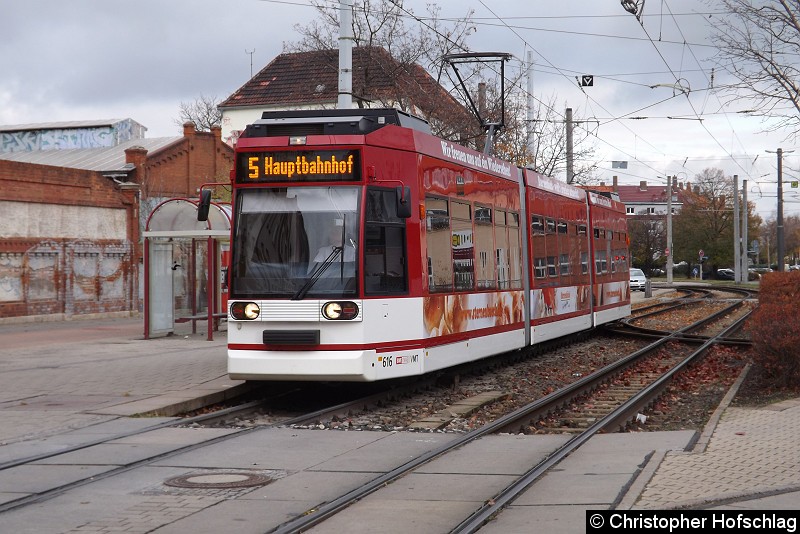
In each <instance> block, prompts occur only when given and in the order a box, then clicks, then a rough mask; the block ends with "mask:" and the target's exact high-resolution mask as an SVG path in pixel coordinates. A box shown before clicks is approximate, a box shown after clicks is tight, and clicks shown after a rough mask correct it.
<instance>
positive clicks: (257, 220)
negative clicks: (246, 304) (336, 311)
mask: <svg viewBox="0 0 800 534" xmlns="http://www.w3.org/2000/svg"><path fill="white" fill-rule="evenodd" d="M358 201H359V188H358V187H347V186H338V187H280V188H263V189H262V188H247V189H245V188H243V189H239V190H238V192H237V198H236V208H235V226H234V235H233V240H232V244H231V248H232V249H233V261H232V265H231V293H232V296H234V297H236V298H243V297H247V298H288V299H291V298H294V299H300V298H326V299H327V298H339V297H351V298H352V297H354V296H355V295H356V290H357V284H356V280H357V278H356V275H357V267H356V259H357V257H358V254H357V252H358V251H357V243H358V220H359V216H358V205H359V202H358Z"/></svg>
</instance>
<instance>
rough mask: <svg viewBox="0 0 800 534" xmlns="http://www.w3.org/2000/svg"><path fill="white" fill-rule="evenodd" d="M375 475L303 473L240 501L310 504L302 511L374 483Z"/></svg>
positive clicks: (292, 475) (276, 481) (275, 482)
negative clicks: (370, 482) (371, 481)
mask: <svg viewBox="0 0 800 534" xmlns="http://www.w3.org/2000/svg"><path fill="white" fill-rule="evenodd" d="M376 476H377V475H376V474H375V473H335V472H326V471H299V472H296V473H286V476H284V477H283V478H280V479H278V480H275V481H274V482H272V483H270V484H267V485H266V486H261V487H258V488H256V489H254V490H253V491H251V492H249V493H247V494H245V495H242V496H241V497H239V500H253V501H259V502H261V503H263V502H267V501H280V502H291V501H296V502H302V503H306V504H304V506H306V508H304V509H303V510H302V511H303V512H304V511H306V510H308V509H309V508H313V507H315V506H317V505H319V504H320V503H323V502H327V501H331V500H333V499H336V498H337V497H340V496H341V495H342V494H344V493H347V492H348V491H352V490H354V489H355V488H357V487H360V486H361V485H363V484H366V483H367V482H369V481H370V480H373V479H375V477H376Z"/></svg>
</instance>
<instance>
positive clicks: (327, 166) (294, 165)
mask: <svg viewBox="0 0 800 534" xmlns="http://www.w3.org/2000/svg"><path fill="white" fill-rule="evenodd" d="M358 156H359V153H358V151H357V150H300V151H298V150H292V151H282V152H240V153H238V154H237V155H236V182H237V183H240V184H245V183H260V182H352V181H357V180H360V179H361V166H360V165H359V158H358Z"/></svg>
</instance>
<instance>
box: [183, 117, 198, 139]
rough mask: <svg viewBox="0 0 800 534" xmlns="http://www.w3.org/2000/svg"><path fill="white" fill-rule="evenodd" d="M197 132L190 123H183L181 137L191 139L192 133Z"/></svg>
mask: <svg viewBox="0 0 800 534" xmlns="http://www.w3.org/2000/svg"><path fill="white" fill-rule="evenodd" d="M196 130H197V127H196V126H195V125H194V123H193V122H192V121H186V122H184V123H183V136H184V137H191V136H193V135H194V132H195V131H196Z"/></svg>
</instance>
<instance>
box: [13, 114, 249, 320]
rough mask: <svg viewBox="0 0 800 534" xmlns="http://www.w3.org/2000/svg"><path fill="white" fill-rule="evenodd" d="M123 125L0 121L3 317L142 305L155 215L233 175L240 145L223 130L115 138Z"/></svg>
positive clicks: (61, 315)
mask: <svg viewBox="0 0 800 534" xmlns="http://www.w3.org/2000/svg"><path fill="white" fill-rule="evenodd" d="M128 121H129V120H126V121H121V123H123V124H129V122H128ZM117 123H120V121H105V122H104V121H99V122H98V121H93V122H85V123H81V122H76V123H53V124H37V125H23V126H17V127H13V126H6V127H1V128H0V134H2V138H1V139H0V141H2V143H0V144H2V145H3V146H4V147H5V148H6V150H0V214H2V217H0V323H2V322H8V321H20V320H36V319H39V320H45V319H46V320H50V319H69V318H71V317H73V316H76V315H85V314H104V315H108V314H129V313H131V312H137V311H138V310H140V309H141V296H142V290H141V287H142V284H141V275H142V269H141V260H142V248H141V230H142V225H143V222H144V221H145V220H146V217H147V215H148V214H149V213H150V211H152V209H153V208H154V207H155V206H156V205H158V203H160V202H161V201H162V200H165V199H168V198H172V197H191V198H194V197H196V195H197V190H198V188H199V187H200V185H202V184H203V183H206V182H212V181H217V180H220V179H223V180H227V177H228V174H229V172H230V169H231V168H232V164H233V150H232V148H231V147H230V146H228V145H227V144H225V143H223V142H222V140H221V136H220V131H221V130H220V129H219V128H217V129H214V130H213V131H212V132H197V131H196V130H195V128H194V125H193V124H191V123H189V124H186V125H184V130H183V136H180V137H166V138H154V139H145V138H144V137H143V132H144V128H141V129H140V130H138V131H136V129H135V128H134V134H133V135H130V136H120V135H115V134H114V132H113V129H114V128H113V125H114V124H117ZM109 125H112V127H111V129H110V130H109ZM134 125H135V123H134ZM95 129H100V130H101V131H102V132H109V133H104V134H103V135H100V134H99V133H98V131H94V130H95ZM126 131H130V128H128V127H127V126H126ZM53 132H58V134H57V135H54V134H53ZM98 138H103V139H104V140H105V141H104V142H103V143H102V144H100V145H99V146H98V144H97V142H96V141H97V139H98ZM41 139H71V141H70V143H69V144H68V145H67V147H66V148H62V147H59V146H55V147H54V146H53V145H54V143H53V142H51V141H48V142H46V143H45V144H44V147H43V145H42V143H41V141H40V140H41ZM108 139H111V141H107V140H108ZM37 140H39V141H37ZM84 142H85V143H86V144H88V145H89V146H88V147H86V146H84V145H81V143H84ZM55 144H56V145H57V144H58V143H55ZM10 146H13V147H15V148H14V149H13V150H9V149H8V147H10ZM20 147H21V148H20Z"/></svg>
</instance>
